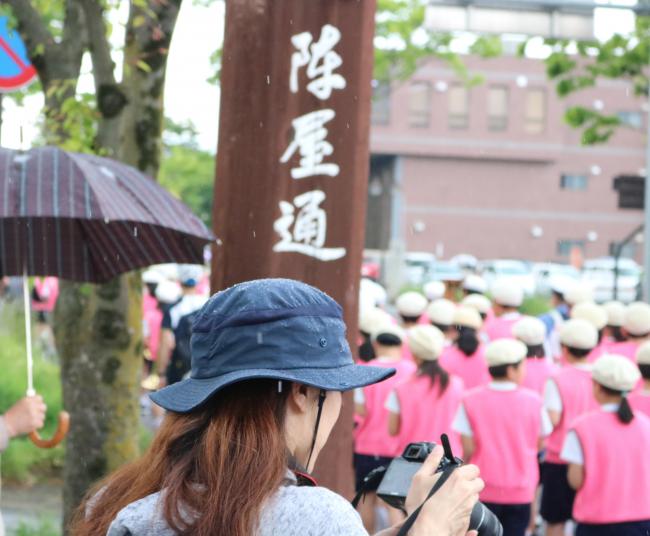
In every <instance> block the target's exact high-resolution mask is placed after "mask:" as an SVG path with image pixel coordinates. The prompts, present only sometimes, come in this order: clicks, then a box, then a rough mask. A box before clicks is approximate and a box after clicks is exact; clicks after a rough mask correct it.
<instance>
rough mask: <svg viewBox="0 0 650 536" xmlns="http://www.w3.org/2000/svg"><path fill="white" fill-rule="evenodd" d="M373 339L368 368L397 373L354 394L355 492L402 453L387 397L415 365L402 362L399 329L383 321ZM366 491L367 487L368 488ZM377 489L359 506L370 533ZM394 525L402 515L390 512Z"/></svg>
mask: <svg viewBox="0 0 650 536" xmlns="http://www.w3.org/2000/svg"><path fill="white" fill-rule="evenodd" d="M371 339H372V342H373V345H374V347H375V355H376V356H377V357H376V358H375V359H372V360H371V361H368V363H367V364H368V365H371V366H375V367H387V368H393V369H395V370H396V373H395V375H394V376H392V377H391V378H389V379H388V380H386V381H385V382H381V383H376V384H373V385H371V386H368V387H364V388H363V389H356V390H355V391H354V407H355V412H356V414H357V415H358V417H360V422H359V426H358V427H357V428H356V430H355V434H354V436H355V437H354V440H355V441H354V469H355V475H356V490H357V491H359V490H360V489H361V487H362V484H363V480H364V478H365V477H366V476H367V475H368V473H370V472H371V471H373V470H374V469H376V468H377V467H380V466H382V465H383V466H386V465H388V464H389V463H390V461H391V460H392V459H393V458H394V457H395V456H397V455H398V454H401V453H400V452H399V439H398V438H397V437H393V436H391V435H390V434H389V433H388V410H386V409H385V407H384V405H385V403H386V399H387V398H388V394H389V393H390V392H391V391H392V390H393V389H394V388H395V386H396V384H397V383H398V382H400V381H401V380H403V379H405V378H407V377H409V376H411V375H412V374H413V373H414V372H415V363H413V362H412V361H407V360H404V359H402V342H403V341H404V339H405V334H404V330H402V328H400V327H399V326H397V325H395V324H393V323H390V322H384V323H382V324H380V325H378V326H376V327H375V328H374V329H373V330H372V335H371ZM365 489H367V488H365ZM375 491H376V488H375V489H374V490H373V489H372V488H371V489H369V490H368V493H366V496H365V499H364V500H363V501H362V502H361V503H360V504H359V513H360V514H361V518H362V520H363V523H364V525H365V527H366V530H368V532H370V533H372V532H373V531H374V523H375V505H376V504H377V495H376V493H375ZM389 513H390V517H391V522H392V524H395V523H397V522H399V521H400V519H401V514H400V512H399V511H397V510H393V509H390V510H389Z"/></svg>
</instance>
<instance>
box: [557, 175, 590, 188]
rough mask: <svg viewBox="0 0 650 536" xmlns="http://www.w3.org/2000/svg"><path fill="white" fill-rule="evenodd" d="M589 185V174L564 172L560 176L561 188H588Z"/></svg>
mask: <svg viewBox="0 0 650 536" xmlns="http://www.w3.org/2000/svg"><path fill="white" fill-rule="evenodd" d="M588 185H589V177H587V175H569V174H564V175H562V177H561V178H560V188H562V189H563V190H574V191H577V190H586V189H587V186H588Z"/></svg>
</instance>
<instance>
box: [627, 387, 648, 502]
mask: <svg viewBox="0 0 650 536" xmlns="http://www.w3.org/2000/svg"><path fill="white" fill-rule="evenodd" d="M627 398H628V400H629V401H630V405H631V406H632V409H633V410H634V412H637V411H640V412H641V413H645V414H646V415H647V416H648V417H650V393H648V392H647V391H634V392H633V393H630V394H629V395H628V397H627ZM649 500H650V499H649Z"/></svg>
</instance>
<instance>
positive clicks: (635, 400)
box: [627, 391, 650, 417]
mask: <svg viewBox="0 0 650 536" xmlns="http://www.w3.org/2000/svg"><path fill="white" fill-rule="evenodd" d="M627 398H628V400H629V401H630V405H631V406H632V410H633V411H634V412H635V413H636V412H637V411H640V412H641V413H645V414H646V415H647V416H648V417H650V392H648V391H634V392H633V393H630V394H629V395H628V396H627Z"/></svg>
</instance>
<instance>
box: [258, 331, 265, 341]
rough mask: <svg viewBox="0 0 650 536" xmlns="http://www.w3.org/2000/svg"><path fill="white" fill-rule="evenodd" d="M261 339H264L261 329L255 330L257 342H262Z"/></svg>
mask: <svg viewBox="0 0 650 536" xmlns="http://www.w3.org/2000/svg"><path fill="white" fill-rule="evenodd" d="M263 341H264V335H263V334H262V332H261V331H258V332H257V344H262V342H263Z"/></svg>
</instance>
